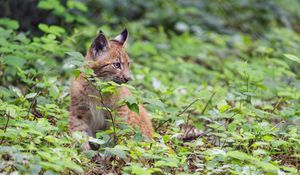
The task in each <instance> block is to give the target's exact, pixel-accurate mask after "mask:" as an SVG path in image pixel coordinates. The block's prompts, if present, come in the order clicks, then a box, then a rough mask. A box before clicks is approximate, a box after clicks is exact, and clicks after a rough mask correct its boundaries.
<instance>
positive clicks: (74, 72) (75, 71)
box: [73, 69, 81, 78]
mask: <svg viewBox="0 0 300 175" xmlns="http://www.w3.org/2000/svg"><path fill="white" fill-rule="evenodd" d="M80 73H81V71H80V70H79V69H74V70H73V75H74V77H75V78H78V77H79V75H80Z"/></svg>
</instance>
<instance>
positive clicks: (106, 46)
mask: <svg viewBox="0 0 300 175" xmlns="http://www.w3.org/2000/svg"><path fill="white" fill-rule="evenodd" d="M126 32H127V31H126ZM122 33H123V32H122ZM102 35H103V34H102V33H101V34H99V36H98V37H97V38H96V39H95V41H94V43H93V44H92V46H91V48H90V49H89V50H88V52H87V55H86V57H85V61H86V63H87V65H88V67H89V68H92V69H93V70H94V72H95V74H96V76H97V78H99V79H100V80H104V81H107V80H109V81H115V82H117V83H125V82H127V81H128V80H129V78H130V77H129V76H130V70H129V57H128V55H127V53H126V52H125V50H124V47H123V45H124V43H125V41H126V39H127V33H126V38H125V40H124V41H122V40H121V41H119V39H122V35H120V36H118V37H116V38H117V40H109V41H107V40H106V38H105V37H104V35H103V36H102ZM123 39H124V38H123ZM103 42H104V43H103ZM105 42H107V43H105ZM97 44H100V46H97V47H96V45H97ZM101 44H102V45H101ZM99 48H100V49H99ZM95 49H98V50H95ZM114 62H120V63H122V69H116V68H115V67H114V66H113V63H114ZM104 65H107V66H105V67H104V68H103V66H104ZM131 95H132V94H131V92H130V91H129V89H128V88H125V87H122V88H119V89H118V90H117V93H115V94H111V95H106V96H103V97H102V98H103V99H102V100H101V101H100V94H99V92H98V90H96V89H95V87H94V86H93V85H92V84H91V82H89V81H88V80H86V78H85V75H84V74H80V75H79V77H78V78H76V79H75V80H74V81H73V83H72V87H71V106H70V114H69V131H70V132H71V133H72V132H75V131H80V132H82V133H83V135H85V136H91V137H95V133H96V132H97V131H99V130H105V129H107V128H108V121H107V119H109V118H110V116H109V113H108V112H107V111H105V110H98V109H96V107H97V106H100V107H101V106H103V104H104V105H105V106H106V107H109V108H111V109H115V110H116V112H117V116H120V117H122V119H123V120H124V122H127V123H128V124H129V125H131V126H133V127H138V128H140V130H141V132H142V134H143V135H144V136H146V137H148V138H151V137H152V130H153V129H152V124H151V121H150V118H149V117H148V114H147V111H146V110H145V108H144V107H143V106H142V105H140V106H139V114H137V113H135V112H133V111H131V110H130V109H129V108H128V107H127V106H126V105H123V106H118V102H119V101H120V100H122V99H124V98H126V97H128V96H131ZM82 149H83V150H89V149H91V147H90V144H89V143H88V142H86V143H84V144H83V145H82Z"/></svg>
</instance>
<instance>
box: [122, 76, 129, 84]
mask: <svg viewBox="0 0 300 175" xmlns="http://www.w3.org/2000/svg"><path fill="white" fill-rule="evenodd" d="M123 79H124V82H125V83H127V82H128V81H130V80H131V77H130V76H123Z"/></svg>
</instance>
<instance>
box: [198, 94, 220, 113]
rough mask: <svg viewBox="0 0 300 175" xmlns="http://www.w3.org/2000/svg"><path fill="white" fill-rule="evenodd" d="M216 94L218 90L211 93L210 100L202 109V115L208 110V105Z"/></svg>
mask: <svg viewBox="0 0 300 175" xmlns="http://www.w3.org/2000/svg"><path fill="white" fill-rule="evenodd" d="M215 95H216V92H213V93H212V94H211V96H210V98H209V100H208V101H207V102H206V104H205V106H204V108H203V109H202V111H201V113H200V114H201V115H203V114H204V112H205V111H206V108H207V107H208V104H209V103H210V102H211V100H212V99H213V98H214V96H215Z"/></svg>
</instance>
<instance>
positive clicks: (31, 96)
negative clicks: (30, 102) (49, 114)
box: [25, 93, 37, 99]
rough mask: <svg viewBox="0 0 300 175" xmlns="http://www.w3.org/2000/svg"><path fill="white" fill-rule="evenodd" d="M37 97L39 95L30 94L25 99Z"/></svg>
mask: <svg viewBox="0 0 300 175" xmlns="http://www.w3.org/2000/svg"><path fill="white" fill-rule="evenodd" d="M36 95H37V93H30V94H27V95H26V96H25V98H26V99H30V98H34V97H35V96H36Z"/></svg>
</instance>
